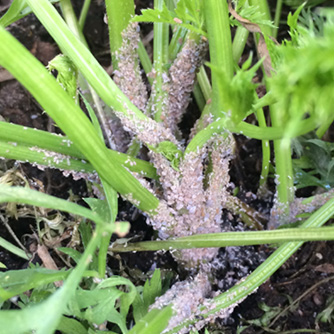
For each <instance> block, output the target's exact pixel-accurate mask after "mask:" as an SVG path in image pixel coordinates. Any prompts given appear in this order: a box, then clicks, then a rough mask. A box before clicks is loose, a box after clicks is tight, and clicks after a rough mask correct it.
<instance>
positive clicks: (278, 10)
mask: <svg viewBox="0 0 334 334" xmlns="http://www.w3.org/2000/svg"><path fill="white" fill-rule="evenodd" d="M282 5H283V0H277V2H276V9H275V18H274V25H275V26H276V27H277V28H275V29H274V33H273V37H274V38H277V33H278V28H279V23H280V19H281V13H282Z"/></svg>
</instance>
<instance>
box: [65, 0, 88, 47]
mask: <svg viewBox="0 0 334 334" xmlns="http://www.w3.org/2000/svg"><path fill="white" fill-rule="evenodd" d="M60 6H61V11H62V13H63V15H64V19H65V21H66V23H67V25H68V26H69V28H70V29H71V31H72V32H73V33H74V34H75V35H76V36H77V37H78V38H79V39H80V40H81V42H82V43H84V44H85V46H86V47H88V45H87V43H86V40H85V37H84V35H83V32H82V30H81V29H80V26H79V23H78V20H77V18H76V16H75V13H74V10H73V7H72V3H71V0H61V1H60Z"/></svg>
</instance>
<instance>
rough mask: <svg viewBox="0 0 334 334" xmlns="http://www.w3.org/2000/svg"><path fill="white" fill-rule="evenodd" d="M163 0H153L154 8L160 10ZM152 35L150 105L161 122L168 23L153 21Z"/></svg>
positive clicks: (164, 111)
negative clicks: (152, 72)
mask: <svg viewBox="0 0 334 334" xmlns="http://www.w3.org/2000/svg"><path fill="white" fill-rule="evenodd" d="M163 5H164V0H154V8H155V9H159V10H162V9H163ZM153 26H154V28H153V29H154V37H153V66H154V71H155V73H154V75H155V80H154V85H153V88H152V89H153V90H154V94H153V98H152V101H151V106H152V107H154V108H153V109H152V110H153V111H154V115H153V117H154V119H155V121H157V122H161V120H162V117H164V114H165V113H166V110H165V109H166V105H165V104H166V99H167V92H166V91H164V89H163V83H164V80H163V76H164V75H165V74H166V70H165V68H164V66H165V65H166V64H167V63H168V36H169V25H168V24H167V23H157V22H155V23H153Z"/></svg>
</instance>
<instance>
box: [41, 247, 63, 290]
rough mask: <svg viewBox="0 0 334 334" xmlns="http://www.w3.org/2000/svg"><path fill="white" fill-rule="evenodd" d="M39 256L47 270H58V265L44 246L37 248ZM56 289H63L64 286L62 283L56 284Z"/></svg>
mask: <svg viewBox="0 0 334 334" xmlns="http://www.w3.org/2000/svg"><path fill="white" fill-rule="evenodd" d="M37 254H38V256H39V258H40V259H41V260H42V262H43V265H44V267H45V268H47V269H52V270H58V267H57V265H56V263H55V262H54V260H53V258H52V257H51V255H50V253H49V251H48V249H47V248H46V247H45V246H44V245H38V246H37ZM54 285H55V286H56V287H58V288H59V287H61V286H62V285H63V282H62V281H56V282H54Z"/></svg>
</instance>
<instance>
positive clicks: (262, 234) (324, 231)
mask: <svg viewBox="0 0 334 334" xmlns="http://www.w3.org/2000/svg"><path fill="white" fill-rule="evenodd" d="M322 240H334V227H321V228H293V229H279V230H273V231H256V232H255V231H249V232H224V233H210V234H196V235H192V236H189V237H181V238H175V239H172V240H163V241H143V242H135V243H128V244H125V245H124V244H117V242H116V243H115V244H114V245H112V246H111V247H110V251H112V252H116V253H123V252H146V251H158V250H162V249H191V248H211V247H231V246H250V245H264V244H280V243H284V242H288V241H291V242H296V241H322Z"/></svg>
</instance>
